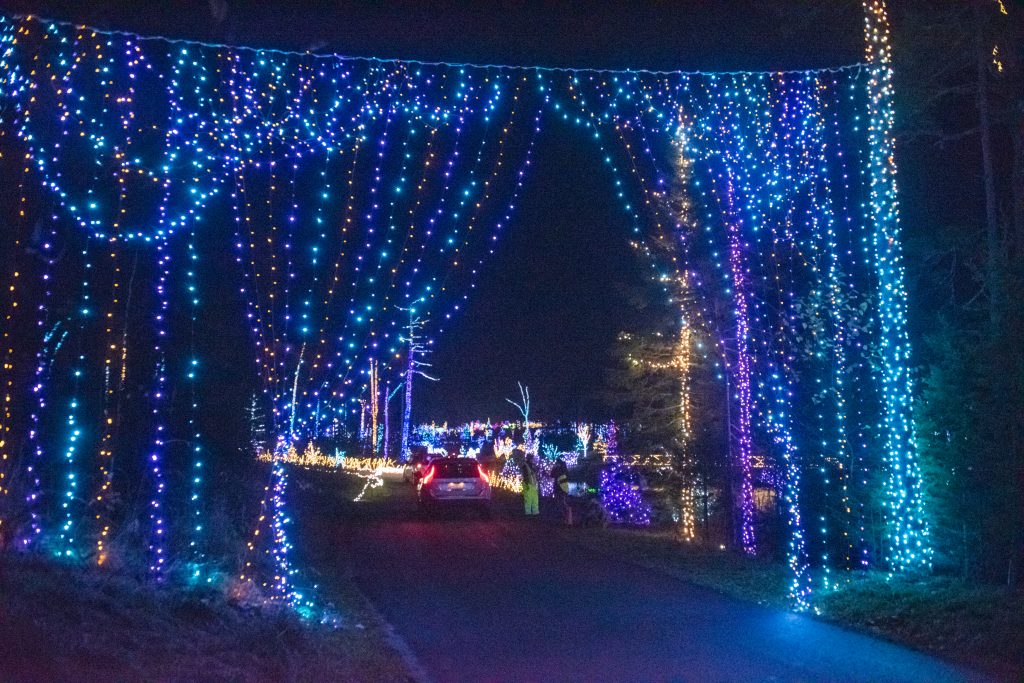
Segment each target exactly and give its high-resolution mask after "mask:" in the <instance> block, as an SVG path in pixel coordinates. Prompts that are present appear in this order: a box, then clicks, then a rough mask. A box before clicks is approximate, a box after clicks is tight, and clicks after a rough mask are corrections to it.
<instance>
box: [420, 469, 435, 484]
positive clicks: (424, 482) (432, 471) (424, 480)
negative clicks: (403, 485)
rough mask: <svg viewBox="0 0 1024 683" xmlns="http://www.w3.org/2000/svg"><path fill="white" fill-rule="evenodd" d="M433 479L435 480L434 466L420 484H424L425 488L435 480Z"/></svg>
mask: <svg viewBox="0 0 1024 683" xmlns="http://www.w3.org/2000/svg"><path fill="white" fill-rule="evenodd" d="M433 478H434V466H433V465H431V466H430V469H428V470H427V473H426V474H424V475H423V478H422V479H420V483H421V484H423V485H424V486H426V485H427V484H429V483H430V480H431V479H433Z"/></svg>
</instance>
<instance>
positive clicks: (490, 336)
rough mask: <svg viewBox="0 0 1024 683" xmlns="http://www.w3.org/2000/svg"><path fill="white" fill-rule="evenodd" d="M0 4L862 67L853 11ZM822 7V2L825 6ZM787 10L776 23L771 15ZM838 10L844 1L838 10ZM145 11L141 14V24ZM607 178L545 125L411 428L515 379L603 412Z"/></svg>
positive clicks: (471, 54)
mask: <svg viewBox="0 0 1024 683" xmlns="http://www.w3.org/2000/svg"><path fill="white" fill-rule="evenodd" d="M220 4H221V3H219V2H168V1H164V2H154V1H148V0H147V1H136V2H131V3H126V2H116V3H115V2H3V3H0V6H2V7H3V8H4V9H5V10H7V11H11V12H25V13H27V12H31V13H35V14H40V15H42V16H46V17H51V18H55V19H69V20H74V21H79V22H84V23H88V24H91V25H94V26H97V27H101V28H111V29H127V30H134V31H138V32H141V33H147V34H161V35H168V36H174V37H181V38H189V39H199V40H211V41H218V42H229V43H234V44H245V45H254V46H263V47H279V48H285V49H312V50H315V51H318V52H338V53H342V54H348V55H360V56H379V57H402V58H412V59H423V60H443V61H452V62H475V63H491V64H493V63H502V64H525V65H545V66H567V67H571V66H580V67H600V68H617V69H618V68H647V69H687V70H733V69H749V70H766V69H791V68H812V67H819V66H828V65H839V64H847V63H852V62H856V61H859V60H860V58H861V50H862V47H861V33H860V15H859V12H858V7H857V3H848V5H849V6H848V7H845V9H836V8H834V7H832V8H829V9H828V10H816V9H814V8H818V7H821V6H825V5H828V4H829V3H822V2H794V1H790V2H787V3H778V2H765V1H762V2H720V1H715V2H711V1H706V2H693V1H689V2H673V3H668V2H651V3H645V4H640V3H625V2H623V3H605V4H602V3H559V4H558V5H557V6H556V5H554V4H553V3H551V4H541V3H493V2H473V3H461V4H457V3H451V2H396V3H372V4H371V3H363V4H356V3H351V4H350V3H340V2H339V3H310V2H295V1H291V2H285V1H283V0H271V1H266V2H258V3H251V6H249V5H248V4H245V3H228V4H227V5H226V7H227V15H226V16H227V18H226V19H225V20H224V21H223V22H217V21H215V20H214V19H213V18H212V16H213V14H212V12H211V8H212V7H214V6H218V5H220ZM832 4H835V3H832ZM779 5H786V6H787V10H786V11H785V12H784V13H781V12H780V11H779V10H778V9H777V6H779ZM844 5H845V4H844ZM140 8H145V11H140ZM611 182H612V181H611V178H610V176H609V175H608V174H607V173H606V172H605V171H604V169H603V168H602V166H601V165H600V164H599V163H598V157H597V153H596V151H595V150H594V149H593V148H592V147H591V146H590V145H588V143H587V141H586V140H585V139H583V138H582V136H580V135H579V134H578V133H577V132H576V131H574V130H573V129H572V127H569V126H562V125H559V124H558V123H556V122H554V121H553V120H551V121H550V122H549V123H548V125H547V128H546V130H545V132H544V134H543V137H542V138H541V140H540V142H539V144H538V152H537V153H536V155H535V162H534V165H533V171H532V173H531V174H530V176H529V178H528V181H527V185H526V187H525V190H524V193H523V199H522V201H521V202H520V204H519V207H518V210H517V213H516V219H515V221H514V222H513V225H512V226H511V229H510V230H508V231H507V232H506V233H505V235H504V237H503V240H502V242H501V243H500V244H499V249H498V251H497V254H496V255H495V256H494V257H493V259H492V260H491V261H490V262H489V263H488V264H487V266H486V269H485V271H484V272H483V276H482V277H481V278H480V281H479V285H478V287H477V288H476V290H475V291H474V292H473V294H472V296H471V298H470V301H469V303H468V305H466V306H464V307H463V313H462V315H461V316H460V317H459V318H458V319H456V320H454V321H453V322H452V323H451V324H450V325H449V326H448V330H447V331H446V333H445V334H444V336H443V337H441V338H440V339H439V340H438V343H437V345H436V347H435V351H434V354H433V357H432V359H431V361H432V362H433V363H434V367H433V370H434V373H435V374H436V375H437V376H439V377H440V378H441V381H440V382H438V383H436V384H432V385H429V386H426V383H424V384H421V385H419V386H421V387H422V389H421V393H420V394H419V395H420V397H421V400H420V401H417V403H416V410H417V413H418V417H419V418H423V419H439V420H441V419H453V420H461V419H468V418H484V417H492V418H511V417H513V416H514V409H513V408H512V407H511V406H509V405H508V404H507V403H506V402H505V400H504V399H505V398H506V397H515V396H516V395H517V392H518V389H517V387H516V382H517V381H520V380H521V381H523V382H524V383H525V384H527V385H528V386H529V387H530V388H531V394H532V397H533V404H534V414H535V415H536V416H537V417H541V418H547V419H555V418H563V419H574V418H584V417H585V418H592V419H598V418H603V417H605V416H606V413H607V408H606V407H605V406H604V402H603V400H602V389H603V387H604V385H605V381H606V374H607V368H608V367H609V366H611V365H612V364H613V363H614V361H613V358H612V355H611V347H612V345H613V342H614V339H615V336H616V333H617V332H619V331H620V330H627V329H631V328H632V327H634V326H635V325H636V324H637V314H636V313H635V312H634V311H633V310H632V309H631V307H630V306H629V305H628V304H627V298H626V291H627V290H629V289H633V290H635V289H637V288H642V287H645V286H646V279H645V275H644V268H645V267H646V266H644V264H643V263H642V262H641V261H640V260H639V259H637V258H636V256H634V254H633V252H632V250H631V248H630V246H629V244H628V236H629V234H630V233H629V228H630V224H629V221H628V220H627V218H626V217H625V215H624V214H623V213H622V210H621V207H620V206H619V205H618V202H617V200H616V199H614V197H613V196H612V192H611Z"/></svg>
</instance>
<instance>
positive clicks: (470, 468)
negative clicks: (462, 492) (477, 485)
mask: <svg viewBox="0 0 1024 683" xmlns="http://www.w3.org/2000/svg"><path fill="white" fill-rule="evenodd" d="M476 467H477V466H476V461H475V460H435V461H434V468H435V474H434V476H435V477H437V478H438V479H472V478H474V477H477V476H479V470H477V468H476Z"/></svg>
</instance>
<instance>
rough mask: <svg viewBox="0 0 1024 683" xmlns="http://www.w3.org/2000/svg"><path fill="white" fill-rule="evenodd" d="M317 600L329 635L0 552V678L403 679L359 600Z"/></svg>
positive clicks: (288, 620)
mask: <svg viewBox="0 0 1024 683" xmlns="http://www.w3.org/2000/svg"><path fill="white" fill-rule="evenodd" d="M324 597H325V598H329V599H330V600H332V601H333V602H334V604H335V605H336V606H337V611H338V612H340V613H341V615H342V624H341V626H340V627H339V628H330V627H327V626H319V625H316V624H311V623H308V622H304V621H302V620H300V619H299V618H298V616H297V615H296V614H295V613H294V612H291V611H290V610H281V611H278V612H276V613H267V612H257V611H246V610H241V609H238V608H235V607H233V606H231V605H229V604H228V603H227V602H226V600H225V599H224V597H223V596H222V594H220V593H217V592H214V591H208V592H197V591H189V590H183V589H180V588H173V587H152V586H149V585H145V584H142V583H140V582H138V581H136V580H134V579H131V578H128V577H125V576H121V575H118V574H115V573H112V572H109V571H103V572H100V571H96V570H88V569H81V568H74V567H68V566H61V565H54V564H51V563H48V562H45V561H42V560H40V559H38V558H32V557H21V556H6V557H0V643H3V644H4V645H5V647H4V650H5V653H4V655H3V657H2V660H0V678H2V679H4V680H17V681H37V680H38V681H52V680H67V681H72V680H73V681H82V682H87V681H123V680H151V681H157V680H159V681H196V680H202V681H239V682H243V681H265V680H279V681H328V680H335V681H403V680H408V679H409V676H408V672H407V671H406V669H405V666H404V664H403V663H402V662H401V660H400V659H399V657H398V656H397V654H395V653H394V652H393V651H392V650H391V649H390V648H389V647H388V646H387V645H386V644H385V643H384V640H383V633H382V631H381V629H380V628H379V626H378V625H377V623H376V621H375V620H374V619H373V617H372V615H371V614H370V613H369V612H368V611H367V608H366V605H365V603H363V602H362V598H361V597H360V596H359V595H358V594H357V593H356V592H355V591H354V590H351V589H346V588H345V587H344V586H342V587H340V588H337V587H336V588H335V589H334V590H332V591H331V593H330V594H329V595H327V596H324Z"/></svg>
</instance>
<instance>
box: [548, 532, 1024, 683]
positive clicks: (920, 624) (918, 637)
mask: <svg viewBox="0 0 1024 683" xmlns="http://www.w3.org/2000/svg"><path fill="white" fill-rule="evenodd" d="M564 533H565V534H566V539H567V540H569V541H571V542H576V543H581V544H583V545H585V546H586V547H588V548H592V549H595V550H598V551H600V552H606V553H612V554H615V555H616V556H618V557H621V558H624V559H628V560H629V561H631V562H634V563H637V564H640V565H643V566H645V567H648V568H650V569H654V570H656V571H660V572H663V573H666V574H669V575H672V576H676V577H678V578H681V579H684V580H686V581H690V582H692V583H695V584H699V585H701V586H705V587H708V588H712V589H714V590H717V591H719V592H721V593H724V594H726V595H731V596H733V597H736V598H740V599H743V600H748V601H752V602H757V603H760V604H763V605H768V606H772V607H782V608H788V606H789V605H788V599H787V593H786V591H787V574H786V569H785V567H784V566H782V565H781V564H779V563H775V562H769V561H766V560H761V559H755V558H747V557H743V556H741V555H738V554H735V553H730V552H725V551H722V550H717V549H708V548H704V547H701V546H690V545H686V544H683V543H680V542H679V541H678V540H677V539H676V538H675V536H674V535H673V534H672V533H671V532H658V531H646V530H635V529H624V528H614V527H612V528H607V529H600V528H588V529H572V530H565V532H564ZM815 606H816V607H817V609H818V611H819V614H818V615H816V616H817V618H820V619H823V620H825V621H829V622H832V623H835V624H837V625H840V626H844V627H848V628H851V629H855V630H858V631H862V632H866V633H869V634H870V635H873V636H877V637H879V638H883V639H885V640H890V641H893V642H897V643H900V644H902V645H907V646H909V647H912V648H914V649H918V650H922V651H925V652H929V653H932V654H935V655H938V656H940V657H943V658H945V659H949V660H952V661H956V662H959V663H962V664H966V665H968V666H971V667H974V668H977V669H980V670H982V671H985V672H987V673H990V674H992V675H995V676H997V677H998V678H1000V679H1004V680H1013V681H1018V680H1024V595H1021V594H1020V593H1017V594H1011V593H1008V592H1007V591H1005V590H1003V589H1001V588H999V587H994V586H978V585H971V584H966V583H964V582H961V581H957V580H953V579H949V578H943V577H927V578H921V579H904V578H894V579H892V580H888V579H887V578H885V577H884V576H878V575H866V576H863V577H858V578H855V579H853V580H851V581H850V582H849V583H845V584H841V585H840V587H839V588H837V589H836V590H833V591H831V592H829V593H819V594H817V595H816V596H815Z"/></svg>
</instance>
